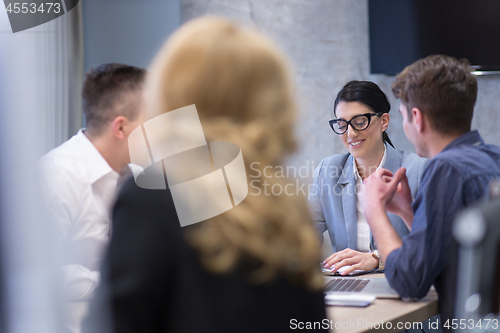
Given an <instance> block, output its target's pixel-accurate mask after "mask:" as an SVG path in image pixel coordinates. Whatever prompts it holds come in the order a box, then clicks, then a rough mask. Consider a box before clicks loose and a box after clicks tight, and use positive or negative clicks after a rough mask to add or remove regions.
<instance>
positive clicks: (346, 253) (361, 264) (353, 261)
mask: <svg viewBox="0 0 500 333" xmlns="http://www.w3.org/2000/svg"><path fill="white" fill-rule="evenodd" d="M347 265H349V266H351V267H349V268H348V269H346V270H345V271H344V272H342V275H346V274H349V273H351V272H352V271H354V270H356V269H361V270H364V271H369V270H372V269H374V268H377V267H378V259H376V258H374V257H373V256H372V254H371V253H363V252H359V251H355V250H352V249H349V248H348V249H345V250H342V251H339V252H335V253H334V254H332V255H331V256H329V257H328V258H326V259H325V261H324V262H323V267H325V268H330V267H331V268H332V272H335V271H336V270H338V269H339V268H340V267H343V266H347Z"/></svg>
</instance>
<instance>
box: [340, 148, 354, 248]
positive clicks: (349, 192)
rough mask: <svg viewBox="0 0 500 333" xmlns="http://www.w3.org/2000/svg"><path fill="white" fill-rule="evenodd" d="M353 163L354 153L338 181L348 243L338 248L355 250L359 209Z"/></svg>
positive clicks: (348, 159)
mask: <svg viewBox="0 0 500 333" xmlns="http://www.w3.org/2000/svg"><path fill="white" fill-rule="evenodd" d="M352 164H353V157H352V155H349V157H348V158H347V160H346V162H345V164H344V167H343V168H342V174H341V176H340V177H339V180H338V181H337V184H339V186H341V187H342V210H343V211H344V223H345V228H346V232H347V244H345V243H344V244H338V246H337V248H338V249H343V248H347V247H349V248H351V249H353V250H356V248H357V240H358V224H357V215H358V211H357V209H356V200H357V197H356V193H355V188H356V180H355V178H354V170H353V167H352Z"/></svg>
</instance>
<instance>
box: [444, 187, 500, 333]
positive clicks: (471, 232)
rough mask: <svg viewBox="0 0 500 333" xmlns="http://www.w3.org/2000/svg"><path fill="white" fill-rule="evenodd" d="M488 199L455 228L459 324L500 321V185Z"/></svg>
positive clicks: (463, 215) (464, 214) (456, 314)
mask: <svg viewBox="0 0 500 333" xmlns="http://www.w3.org/2000/svg"><path fill="white" fill-rule="evenodd" d="M489 196H490V198H489V200H488V202H483V203H481V204H479V205H477V206H475V207H473V208H470V209H467V210H465V211H464V212H462V213H461V214H459V215H458V217H457V219H456V221H455V224H454V226H453V236H454V238H455V240H456V241H457V243H458V260H459V262H458V272H457V291H456V298H455V299H456V303H455V311H454V316H453V317H454V318H457V319H458V320H459V321H460V319H463V320H465V321H467V322H468V321H469V320H470V319H472V320H473V321H477V320H479V319H483V320H484V318H491V319H494V318H496V320H498V316H499V312H500V181H494V182H492V184H491V186H490V193H489ZM497 323H498V322H497ZM474 329H475V328H473V329H469V328H468V327H467V328H465V329H463V330H462V329H458V330H456V331H460V332H473V331H474ZM494 331H498V326H497V330H494Z"/></svg>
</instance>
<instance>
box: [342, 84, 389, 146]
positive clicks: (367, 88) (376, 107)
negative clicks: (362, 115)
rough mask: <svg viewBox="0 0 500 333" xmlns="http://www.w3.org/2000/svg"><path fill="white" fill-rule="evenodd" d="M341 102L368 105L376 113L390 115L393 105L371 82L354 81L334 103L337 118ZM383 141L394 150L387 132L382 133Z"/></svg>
mask: <svg viewBox="0 0 500 333" xmlns="http://www.w3.org/2000/svg"><path fill="white" fill-rule="evenodd" d="M340 102H358V103H361V104H364V105H366V106H367V107H368V108H369V109H371V110H372V111H374V112H381V113H389V111H390V110H391V103H389V101H388V100H387V96H386V95H385V94H384V92H383V91H382V90H381V89H380V88H379V86H377V85H376V84H375V83H373V82H370V81H356V80H354V81H349V82H347V83H346V85H345V86H344V87H343V88H342V89H341V90H340V91H339V93H338V94H337V98H335V102H334V103H333V113H334V114H335V116H336V112H335V111H336V110H337V105H338V104H339V103H340ZM382 139H383V140H384V142H387V143H388V144H390V145H391V146H392V147H393V148H394V145H393V144H392V142H391V139H389V135H387V133H386V132H385V131H384V132H383V133H382Z"/></svg>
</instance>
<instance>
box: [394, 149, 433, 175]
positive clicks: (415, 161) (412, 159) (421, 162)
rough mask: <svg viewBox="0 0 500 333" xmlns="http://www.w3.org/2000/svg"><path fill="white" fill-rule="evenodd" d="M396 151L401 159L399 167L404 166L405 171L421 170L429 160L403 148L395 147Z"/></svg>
mask: <svg viewBox="0 0 500 333" xmlns="http://www.w3.org/2000/svg"><path fill="white" fill-rule="evenodd" d="M396 152H397V153H398V155H399V156H400V159H401V167H404V168H405V169H406V170H407V171H410V172H411V171H418V170H423V169H425V167H426V166H427V164H428V163H429V160H428V159H427V158H425V157H421V156H419V155H417V154H415V153H410V152H407V151H404V150H399V149H396Z"/></svg>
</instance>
